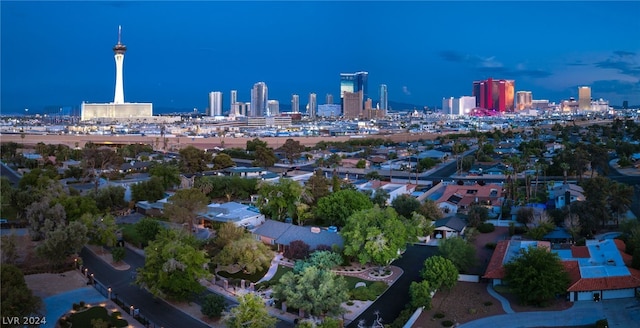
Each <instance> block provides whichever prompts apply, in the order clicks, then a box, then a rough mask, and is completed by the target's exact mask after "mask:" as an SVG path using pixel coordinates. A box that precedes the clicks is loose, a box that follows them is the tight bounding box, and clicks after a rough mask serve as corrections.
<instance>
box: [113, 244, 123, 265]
mask: <svg viewBox="0 0 640 328" xmlns="http://www.w3.org/2000/svg"><path fill="white" fill-rule="evenodd" d="M125 254H126V253H125V251H124V247H114V248H113V249H112V250H111V257H112V258H113V262H120V261H122V260H123V259H124V255H125Z"/></svg>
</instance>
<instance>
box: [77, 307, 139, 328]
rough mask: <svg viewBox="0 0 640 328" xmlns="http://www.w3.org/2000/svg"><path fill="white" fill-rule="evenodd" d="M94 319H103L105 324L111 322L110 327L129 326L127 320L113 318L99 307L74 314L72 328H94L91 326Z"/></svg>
mask: <svg viewBox="0 0 640 328" xmlns="http://www.w3.org/2000/svg"><path fill="white" fill-rule="evenodd" d="M92 319H102V320H103V321H105V322H109V325H110V327H111V326H115V327H126V326H128V325H129V323H128V322H127V321H126V320H123V319H116V318H113V317H111V316H110V315H109V314H108V313H107V309H105V308H104V307H97V306H95V307H92V308H90V309H88V310H86V311H82V312H77V313H74V314H72V315H71V317H70V318H69V322H71V325H72V327H93V325H92V324H91V320H92Z"/></svg>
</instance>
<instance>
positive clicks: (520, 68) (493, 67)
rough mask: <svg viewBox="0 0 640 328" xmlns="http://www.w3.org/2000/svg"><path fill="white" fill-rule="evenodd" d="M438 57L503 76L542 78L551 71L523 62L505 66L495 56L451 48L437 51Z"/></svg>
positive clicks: (482, 71) (479, 70)
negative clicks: (471, 53) (512, 66)
mask: <svg viewBox="0 0 640 328" xmlns="http://www.w3.org/2000/svg"><path fill="white" fill-rule="evenodd" d="M438 55H439V56H440V58H442V59H444V60H445V61H449V62H453V63H463V64H467V65H468V66H469V67H470V68H471V69H473V70H475V71H477V72H479V73H482V74H489V75H493V74H499V75H501V77H504V78H522V77H531V78H544V77H548V76H550V75H551V72H547V71H543V70H540V69H528V68H527V67H526V66H525V65H524V64H523V63H519V64H517V65H516V66H515V67H514V68H509V67H507V66H506V65H505V64H504V63H503V62H501V61H499V60H498V59H497V58H496V56H490V57H483V56H477V55H468V54H462V53H459V52H457V51H453V50H444V51H440V52H439V53H438Z"/></svg>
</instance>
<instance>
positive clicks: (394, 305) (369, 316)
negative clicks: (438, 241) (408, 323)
mask: <svg viewBox="0 0 640 328" xmlns="http://www.w3.org/2000/svg"><path fill="white" fill-rule="evenodd" d="M437 250H438V248H437V247H431V246H424V245H411V246H409V247H408V248H407V250H406V252H405V253H404V254H403V255H402V257H401V258H400V259H398V260H395V261H394V262H393V263H391V264H392V265H395V266H397V267H400V268H402V270H404V274H403V275H402V276H400V278H399V279H398V280H397V281H396V283H395V284H393V285H392V286H391V287H390V288H389V289H387V291H386V292H385V293H384V294H382V295H381V296H380V297H379V298H378V299H377V300H376V301H375V302H374V303H373V304H371V306H369V308H368V309H366V310H365V311H364V312H363V313H362V314H361V315H360V316H358V317H357V318H356V319H355V320H353V321H352V322H351V323H350V324H349V325H348V326H347V327H349V328H356V327H357V326H358V322H359V321H361V320H364V325H365V326H367V327H370V326H371V325H372V324H373V323H374V322H375V320H376V312H378V313H379V315H380V318H382V322H383V323H384V324H385V325H386V324H390V323H391V322H393V321H394V320H395V319H396V318H397V317H398V316H399V315H400V312H402V310H403V309H404V308H405V305H406V304H408V303H409V300H410V299H409V286H410V285H411V283H412V282H414V281H418V280H419V278H420V270H422V268H423V267H424V260H426V259H427V258H428V257H430V256H433V255H435V254H436V252H437Z"/></svg>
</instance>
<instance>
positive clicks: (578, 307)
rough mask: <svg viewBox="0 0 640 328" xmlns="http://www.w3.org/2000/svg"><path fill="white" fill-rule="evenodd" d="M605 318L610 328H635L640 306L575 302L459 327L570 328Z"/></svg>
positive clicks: (621, 302) (619, 302)
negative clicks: (568, 306) (562, 307)
mask: <svg viewBox="0 0 640 328" xmlns="http://www.w3.org/2000/svg"><path fill="white" fill-rule="evenodd" d="M604 318H607V320H608V321H609V327H638V322H640V303H639V302H638V301H637V300H636V299H633V298H627V299H619V300H606V301H602V302H598V303H596V302H589V301H583V302H576V303H575V304H574V305H573V306H572V307H571V308H570V309H567V310H564V311H540V312H518V313H514V314H502V315H496V316H493V317H487V318H482V319H479V320H475V321H471V322H467V323H464V324H461V325H460V326H459V327H460V328H485V327H495V328H499V327H509V328H520V327H522V328H525V327H571V326H588V325H593V324H594V323H595V322H596V321H598V320H600V319H604Z"/></svg>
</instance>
